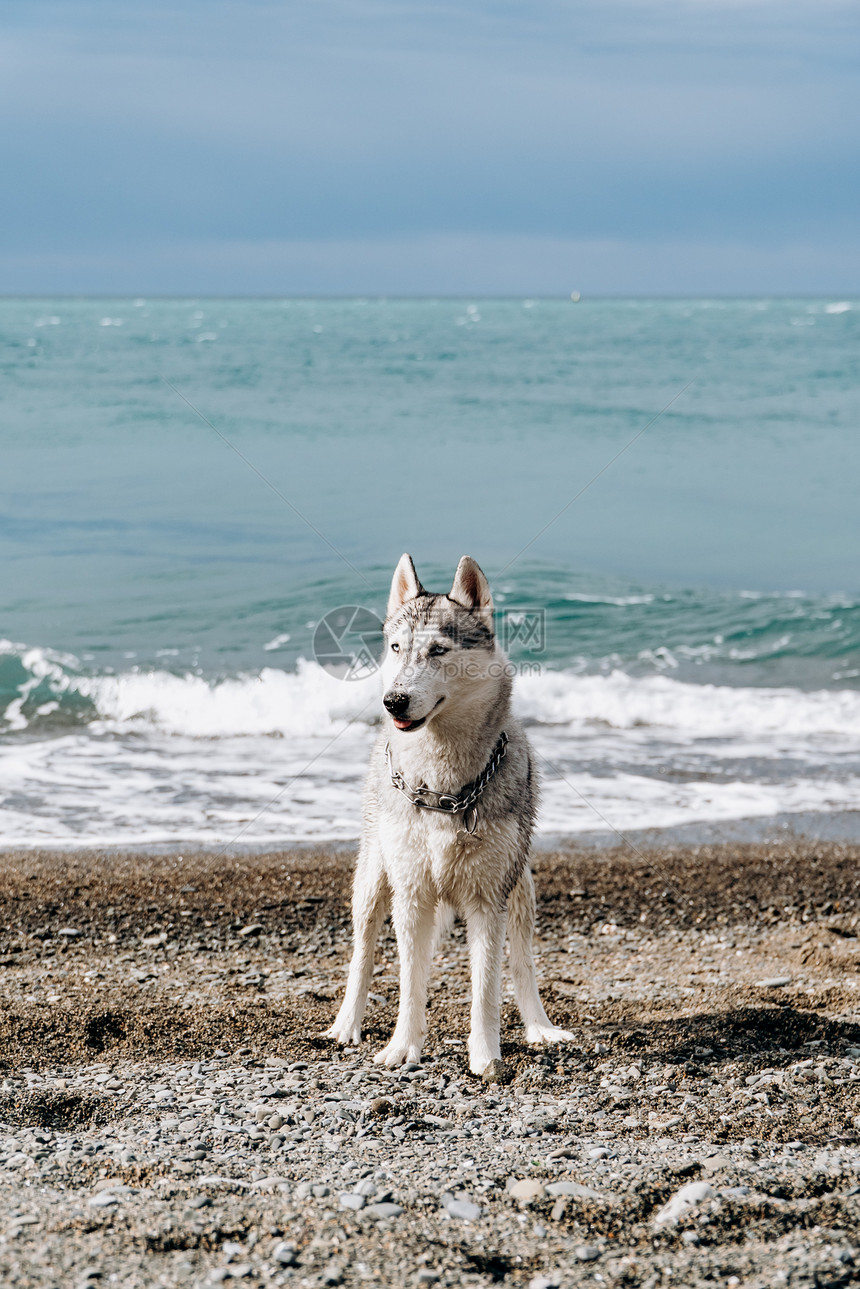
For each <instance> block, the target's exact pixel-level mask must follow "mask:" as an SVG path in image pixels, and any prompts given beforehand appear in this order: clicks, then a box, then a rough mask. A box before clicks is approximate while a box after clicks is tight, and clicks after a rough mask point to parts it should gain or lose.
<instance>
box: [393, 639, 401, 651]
mask: <svg viewBox="0 0 860 1289" xmlns="http://www.w3.org/2000/svg"><path fill="white" fill-rule="evenodd" d="M391 652H392V653H400V645H399V644H398V643H397V641H396V640H392V641H391Z"/></svg>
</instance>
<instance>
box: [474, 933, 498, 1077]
mask: <svg viewBox="0 0 860 1289" xmlns="http://www.w3.org/2000/svg"><path fill="white" fill-rule="evenodd" d="M466 930H467V932H468V936H469V957H470V958H471V961H472V1024H471V1031H470V1033H469V1069H470V1070H471V1071H472V1073H473V1074H483V1072H484V1070H485V1069H486V1068H487V1066H488V1065H489V1064H490V1062H491V1061H496V1060H498V1059H499V1058H500V1057H501V1054H502V1049H501V1047H500V1041H499V1024H500V1013H501V1004H502V953H503V952H504V948H505V913H504V910H501V911H499V910H498V909H486V908H482V909H472V910H469V911H468V912H467V913H466Z"/></svg>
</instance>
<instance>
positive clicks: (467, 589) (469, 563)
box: [448, 555, 493, 631]
mask: <svg viewBox="0 0 860 1289" xmlns="http://www.w3.org/2000/svg"><path fill="white" fill-rule="evenodd" d="M448 599H449V600H453V601H454V603H455V604H460V605H462V607H463V608H464V609H468V610H469V611H470V612H471V613H477V615H478V616H479V617H481V618H483V619H484V621H485V622H486V624H487V626H488V627H489V628H490V630H491V631H492V629H493V597H492V595H491V594H490V584H489V582H488V581H487V579H486V578H485V577H484V574H483V573H482V572H481V570H480V568H479V567H478V565H477V564H476V563H475V561H474V560H473V559H471V558H470V556H468V555H464V556H463V558H462V559H461V560H460V563H459V564H458V565H457V572H456V573H455V574H454V585H453V586H452V587H451V590H450V591H449V592H448Z"/></svg>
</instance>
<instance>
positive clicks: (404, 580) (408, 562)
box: [388, 555, 425, 618]
mask: <svg viewBox="0 0 860 1289" xmlns="http://www.w3.org/2000/svg"><path fill="white" fill-rule="evenodd" d="M424 594H425V591H424V587H423V586H422V585H421V583H420V582H419V581H418V574H417V573H416V572H415V565H414V564H413V563H412V556H411V555H401V556H400V560H399V562H398V565H397V568H396V569H395V570H394V577H393V578H392V579H391V592H390V594H389V596H388V616H389V618H391V617H393V616H394V614H395V613H396V612H397V610H398V609H399V608H400V606H401V605H402V604H405V603H406V601H407V600H414V599H415V597H416V595H424Z"/></svg>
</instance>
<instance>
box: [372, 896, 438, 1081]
mask: <svg viewBox="0 0 860 1289" xmlns="http://www.w3.org/2000/svg"><path fill="white" fill-rule="evenodd" d="M435 911H436V910H435V901H434V900H433V899H432V898H431V897H430V895H429V893H419V892H416V891H408V892H402V893H398V892H397V890H396V889H395V891H394V898H393V901H392V915H393V919H394V930H395V932H396V933H397V949H398V952H399V954H400V1007H399V1009H398V1012H397V1024H396V1025H395V1027H394V1033H393V1034H392V1035H391V1041H390V1042H389V1043H388V1044H387V1045H386V1046H385V1047H384V1048H383V1049H382V1051H381V1052H377V1053H376V1055H375V1056H374V1058H373V1059H374V1061H376V1062H377V1064H381V1065H402V1064H403V1062H404V1061H417V1060H420V1057H421V1048H422V1047H423V1046H424V1035H425V1033H426V1032H427V1015H426V1012H427V982H428V978H429V975H430V960H431V958H432V956H433V942H434V938H435V930H436V923H435Z"/></svg>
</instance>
